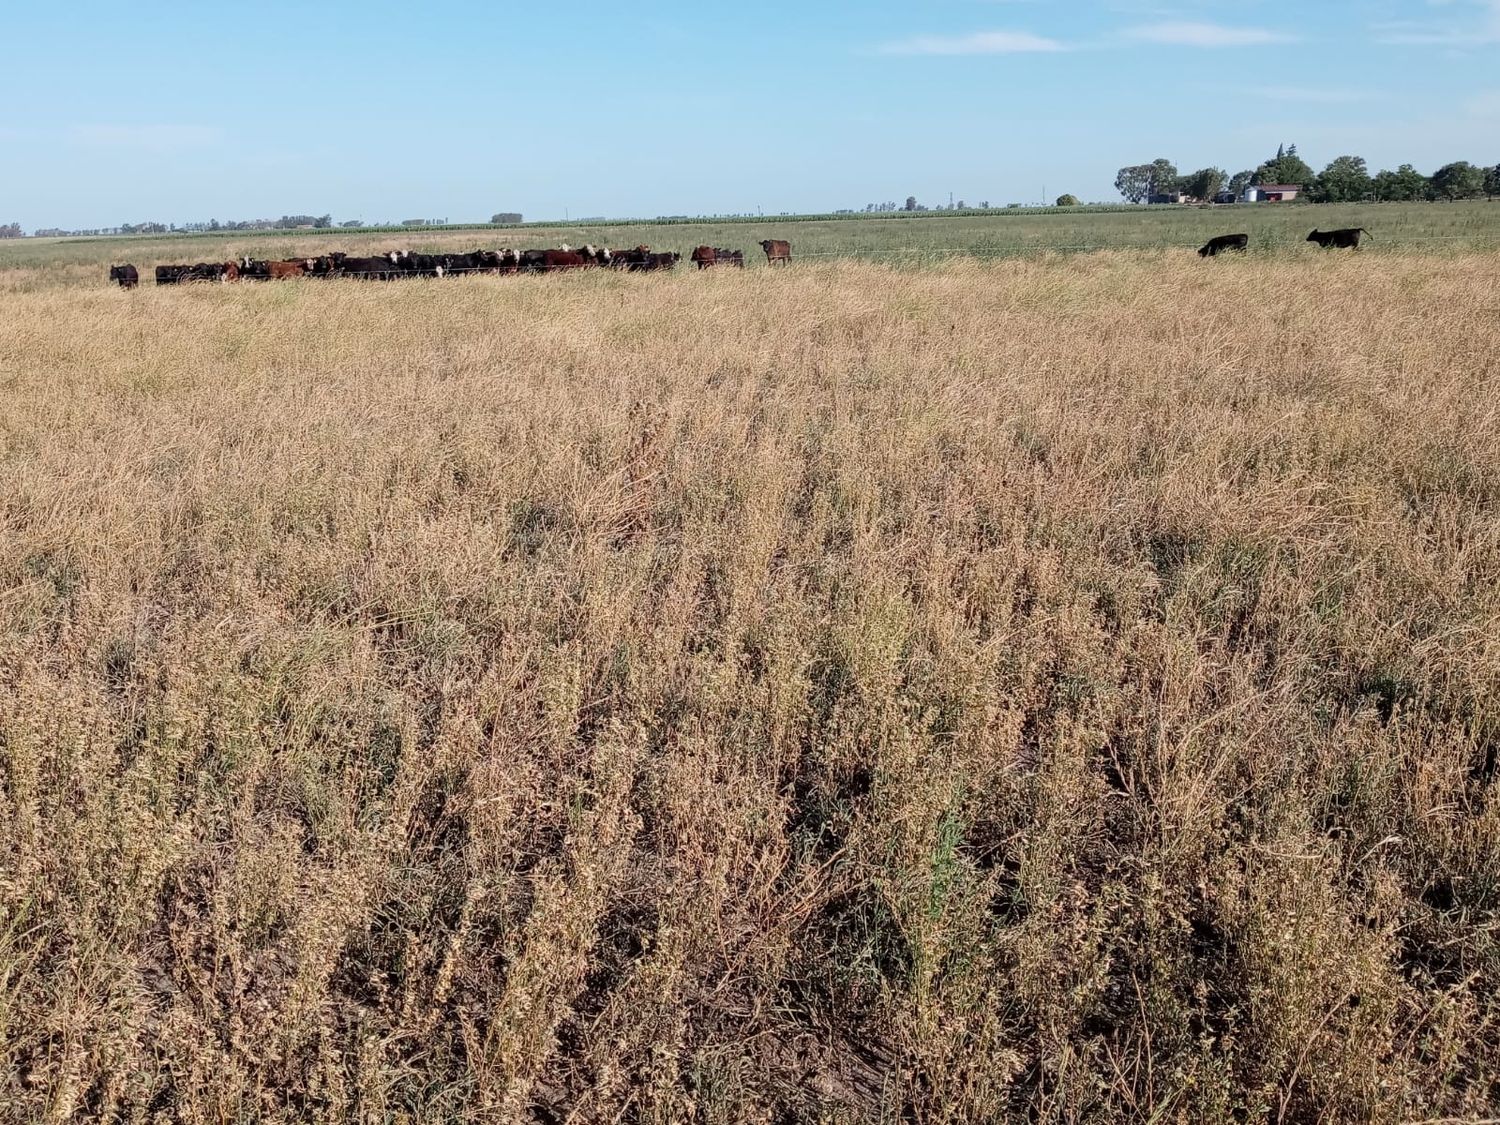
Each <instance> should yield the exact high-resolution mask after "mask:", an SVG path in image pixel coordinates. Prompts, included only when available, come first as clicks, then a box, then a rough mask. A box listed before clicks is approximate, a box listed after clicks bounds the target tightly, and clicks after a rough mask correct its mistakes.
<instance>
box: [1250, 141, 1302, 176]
mask: <svg viewBox="0 0 1500 1125" xmlns="http://www.w3.org/2000/svg"><path fill="white" fill-rule="evenodd" d="M1313 177H1314V173H1313V170H1312V168H1310V167H1309V166H1308V163H1307V161H1305V160H1303V159H1302V157H1300V156H1298V155H1297V146H1296V145H1291V146H1289V147H1283V148H1279V149H1277V150H1276V158H1275V159H1274V160H1267V161H1266V162H1265V163H1264V164H1262V165H1261V166H1260V167H1259V168H1257V169H1256V170H1255V176H1254V178H1253V179H1252V180H1251V183H1256V184H1310V183H1312V181H1313Z"/></svg>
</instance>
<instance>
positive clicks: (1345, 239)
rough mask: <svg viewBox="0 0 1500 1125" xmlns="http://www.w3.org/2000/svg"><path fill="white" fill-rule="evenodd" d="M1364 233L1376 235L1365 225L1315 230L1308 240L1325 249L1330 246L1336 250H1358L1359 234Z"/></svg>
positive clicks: (1369, 235)
mask: <svg viewBox="0 0 1500 1125" xmlns="http://www.w3.org/2000/svg"><path fill="white" fill-rule="evenodd" d="M1362 234H1363V235H1366V236H1368V237H1371V238H1373V237H1374V236H1373V235H1371V234H1370V232H1369V231H1367V230H1365V228H1364V227H1351V228H1348V229H1345V230H1315V231H1313V232H1312V234H1310V235H1308V236H1307V241H1309V242H1316V243H1317V244H1318V245H1319V246H1321V247H1322V248H1323V249H1324V250H1327V249H1329V248H1330V247H1332V248H1333V249H1335V250H1358V249H1359V236H1360V235H1362Z"/></svg>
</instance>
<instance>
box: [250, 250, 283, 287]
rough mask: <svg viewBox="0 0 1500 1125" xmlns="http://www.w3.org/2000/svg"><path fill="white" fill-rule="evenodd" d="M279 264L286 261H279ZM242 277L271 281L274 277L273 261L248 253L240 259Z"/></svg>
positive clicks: (251, 279)
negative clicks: (251, 255) (254, 256)
mask: <svg viewBox="0 0 1500 1125" xmlns="http://www.w3.org/2000/svg"><path fill="white" fill-rule="evenodd" d="M277 264H278V265H281V264H284V263H279V262H278V263H277ZM277 276H280V275H277ZM240 277H241V278H243V279H244V280H246V281H270V280H271V277H272V273H271V262H269V261H267V260H265V259H263V258H252V257H250V256H249V255H246V256H245V257H243V258H241V259H240Z"/></svg>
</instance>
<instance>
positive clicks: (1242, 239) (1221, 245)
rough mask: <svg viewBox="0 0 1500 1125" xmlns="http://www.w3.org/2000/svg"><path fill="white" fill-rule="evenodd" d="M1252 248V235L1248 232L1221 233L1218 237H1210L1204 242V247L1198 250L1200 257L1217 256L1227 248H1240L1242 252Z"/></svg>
mask: <svg viewBox="0 0 1500 1125" xmlns="http://www.w3.org/2000/svg"><path fill="white" fill-rule="evenodd" d="M1249 248H1250V236H1249V235H1248V234H1221V235H1219V236H1217V237H1216V238H1210V239H1209V240H1208V242H1207V243H1205V244H1204V246H1203V249H1201V250H1199V251H1198V257H1200V258H1213V257H1217V256H1218V255H1219V254H1220V253H1221V252H1222V251H1225V250H1238V251H1240V252H1241V253H1243V252H1244V251H1246V250H1248V249H1249Z"/></svg>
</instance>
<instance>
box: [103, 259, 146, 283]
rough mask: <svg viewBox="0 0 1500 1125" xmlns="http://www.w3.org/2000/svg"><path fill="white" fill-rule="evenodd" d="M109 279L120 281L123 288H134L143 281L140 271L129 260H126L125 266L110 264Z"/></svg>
mask: <svg viewBox="0 0 1500 1125" xmlns="http://www.w3.org/2000/svg"><path fill="white" fill-rule="evenodd" d="M109 279H110V280H111V281H118V282H119V283H120V288H121V289H134V288H135V287H136V286H137V285H139V284H140V283H141V275H140V271H138V270H137V269H136V268H135V267H134V266H132V265H131V264H130V263H129V262H126V263H125V264H124V265H123V266H110V267H109Z"/></svg>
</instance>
